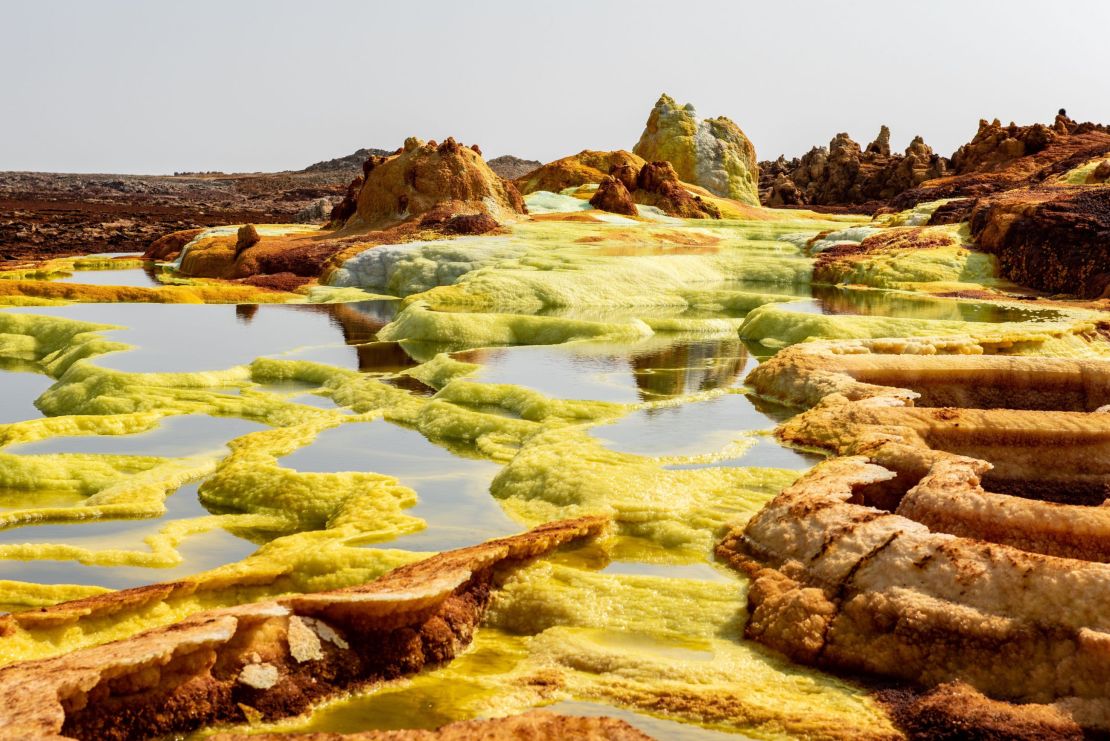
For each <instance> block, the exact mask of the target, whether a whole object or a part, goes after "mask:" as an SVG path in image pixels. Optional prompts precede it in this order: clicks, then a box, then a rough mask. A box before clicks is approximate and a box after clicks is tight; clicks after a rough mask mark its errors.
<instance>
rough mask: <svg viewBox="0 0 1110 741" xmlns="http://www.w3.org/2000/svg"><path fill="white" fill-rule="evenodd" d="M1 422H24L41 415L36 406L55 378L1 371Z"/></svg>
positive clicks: (37, 374)
mask: <svg viewBox="0 0 1110 741" xmlns="http://www.w3.org/2000/svg"><path fill="white" fill-rule="evenodd" d="M0 374H2V375H0V387H2V389H3V390H2V391H0V424H7V423H8V422H22V421H23V420H25V419H34V418H36V417H41V416H42V413H41V412H39V410H38V409H37V408H36V407H35V399H37V398H38V397H39V396H40V395H41V394H42V392H43V391H46V389H48V388H50V385H51V384H52V383H54V379H52V378H50V377H49V376H44V375H42V374H39V373H28V372H19V371H15V370H10V371H9V370H3V371H0Z"/></svg>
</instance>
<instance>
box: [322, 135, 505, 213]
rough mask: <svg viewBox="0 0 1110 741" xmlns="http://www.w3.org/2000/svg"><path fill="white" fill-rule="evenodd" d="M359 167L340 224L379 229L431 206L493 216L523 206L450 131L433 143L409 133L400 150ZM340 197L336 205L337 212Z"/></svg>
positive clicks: (375, 158)
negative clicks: (359, 178)
mask: <svg viewBox="0 0 1110 741" xmlns="http://www.w3.org/2000/svg"><path fill="white" fill-rule="evenodd" d="M363 170H364V172H365V182H364V183H363V184H362V187H361V189H359V191H358V198H357V201H356V204H355V212H354V214H353V215H352V216H351V217H350V218H349V219H348V220H347V221H346V223H345V224H344V228H345V229H347V230H348V231H356V230H363V231H365V230H367V229H381V228H384V227H387V226H390V225H393V224H397V223H400V222H403V221H407V220H409V219H412V218H414V217H417V216H421V215H423V214H425V213H427V212H429V211H432V210H433V209H449V210H450V211H451V212H452V213H453V214H455V215H464V214H465V215H473V214H487V215H489V216H491V217H492V218H494V219H495V220H497V221H498V222H502V221H505V220H507V219H511V218H513V217H514V216H515V215H516V214H521V213H524V212H525V211H526V209H525V206H524V200H523V199H522V198H521V196H520V193H519V192H517V190H516V188H515V187H514V186H513V184H512V183H509V182H507V181H505V180H503V179H502V178H501V177H499V176H498V175H497V174H496V173H494V172H493V170H491V169H490V168H489V166H488V165H486V163H485V161H484V160H483V159H482V156H481V154H479V153H478V152H476V151H475V150H474V149H473V148H470V147H464V146H462V145H460V144H459V143H458V142H456V141H455V140H454V139H452V138H450V137H448V138H447V139H446V140H444V142H443V143H442V144H438V145H437V144H436V143H435V142H434V141H432V142H422V141H420V140H419V139H417V138H415V137H410V138H409V139H407V140H406V141H405V146H404V147H403V149H402V150H401V152H400V153H399V154H396V155H393V156H391V157H387V158H377V157H371V158H369V159H368V160H367V161H366V163H365V164H364V167H363ZM352 186H353V184H352ZM346 202H347V201H346V199H344V203H346ZM344 203H341V204H340V205H339V206H338V207H337V208H340V209H341V211H340V215H342V213H343V211H344V210H345V209H344V208H343V207H344ZM347 208H349V206H348V207H347Z"/></svg>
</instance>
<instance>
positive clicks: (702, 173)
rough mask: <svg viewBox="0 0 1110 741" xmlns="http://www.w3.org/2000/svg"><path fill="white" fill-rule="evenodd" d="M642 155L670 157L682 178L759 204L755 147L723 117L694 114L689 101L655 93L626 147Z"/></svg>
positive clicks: (726, 196)
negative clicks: (641, 129)
mask: <svg viewBox="0 0 1110 741" xmlns="http://www.w3.org/2000/svg"><path fill="white" fill-rule="evenodd" d="M632 151H633V152H635V153H636V154H637V155H639V156H640V157H642V158H643V159H645V160H647V161H649V162H654V161H658V160H666V161H668V162H670V163H671V164H672V165H673V166H674V169H675V172H677V173H678V177H679V178H681V179H682V180H684V181H686V182H688V183H693V184H695V185H699V186H701V187H703V188H705V189H706V190H708V191H709V192H710V193H713V194H715V195H718V196H721V197H723V198H732V199H735V200H738V201H741V202H743V203H746V204H749V205H752V206H757V205H759V194H758V191H757V188H756V186H757V183H758V180H759V167H758V165H757V164H756V159H755V147H754V146H752V143H751V142H750V141H749V140H748V137H747V136H745V135H744V132H743V131H741V130H740V127H739V126H737V125H736V124H735V123H733V122H732V121H730V120H729V119H727V118H724V117H720V118H709V119H703V118H699V117H698V115H697V112H696V111H695V110H694V107H693V106H692V105H690V104H687V105H685V106H682V107H679V105H678V104H677V103H675V101H674V100H673V99H672V98H671V97H670V96H668V95H662V96H660V98H659V100H658V102H656V104H655V107H654V108H653V109H652V111H651V114H650V115H649V116H648V120H647V125H646V126H645V128H644V133H643V134H642V135H641V136H640V141H639V142H638V143H637V144H636V146H635V147H634V148H633V150H632Z"/></svg>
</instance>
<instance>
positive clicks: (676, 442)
mask: <svg viewBox="0 0 1110 741" xmlns="http://www.w3.org/2000/svg"><path fill="white" fill-rule="evenodd" d="M774 426H775V422H774V421H773V420H771V419H769V418H768V417H767V416H766V415H765V414H763V412H761V411H759V409H758V408H757V407H756V406H755V404H753V403H752V401H751V399H749V398H748V396H746V395H745V394H739V393H732V394H724V395H722V396H717V397H714V398H712V399H707V400H705V401H696V402H689V403H686V404H681V405H679V406H664V407H658V408H652V409H641V410H638V411H635V412H632V413H631V414H628V415H626V416H624V417H621V418H620V419H618V420H617V421H616V422H613V423H611V424H607V425H602V426H599V427H595V428H593V429H592V430H591V432H592V433H593V435H594V436H595V437H597V438H599V439H600V440H602V441H603V442H604V443H605V446H606V447H608V448H610V449H612V450H618V451H621V452H624V453H635V454H637V455H647V456H670V455H683V456H685V455H702V454H706V453H715V452H717V451H720V450H722V449H723V448H725V447H726V446H727V445H728V444H729V443H731V442H734V441H736V440H737V439H738V438H739V437H741V436H742V435H744V433H746V432H747V431H750V430H768V429H770V428H772V427H774ZM746 465H756V466H759V465H765V464H762V463H759V462H757V461H752V460H751V459H748V460H747V463H746Z"/></svg>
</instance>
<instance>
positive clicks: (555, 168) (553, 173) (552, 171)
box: [516, 149, 645, 195]
mask: <svg viewBox="0 0 1110 741" xmlns="http://www.w3.org/2000/svg"><path fill="white" fill-rule="evenodd" d="M644 164H645V163H644V160H643V158H641V157H638V156H636V155H634V154H632V153H631V152H626V151H624V150H623V149H618V150H616V151H613V152H596V151H592V150H589V149H585V150H583V151H581V152H579V153H578V154H574V155H571V156H569V157H563V158H562V159H558V160H555V161H554V162H548V163H547V164H546V165H543V166H541V167H537V168H536V169H535V170H532V171H531V172H529V173H527V174H525V175H522V176H521V177H519V178H517V179H516V186H517V188H518V189H519V190H520V192H521V193H523V194H525V195H528V194H529V193H535V192H536V191H539V190H546V191H550V192H552V193H558V192H559V191H561V190H564V189H566V188H575V187H578V186H580V185H586V184H589V183H600V182H601V180H602V179H603V178H604V177H605V176H606V175H607V174H609V173H611V172H612V171H613V169H614V168H618V167H623V166H625V165H628V166H631V167H634V168H636V169H637V170H639V169H640V168H641V167H643V166H644Z"/></svg>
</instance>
